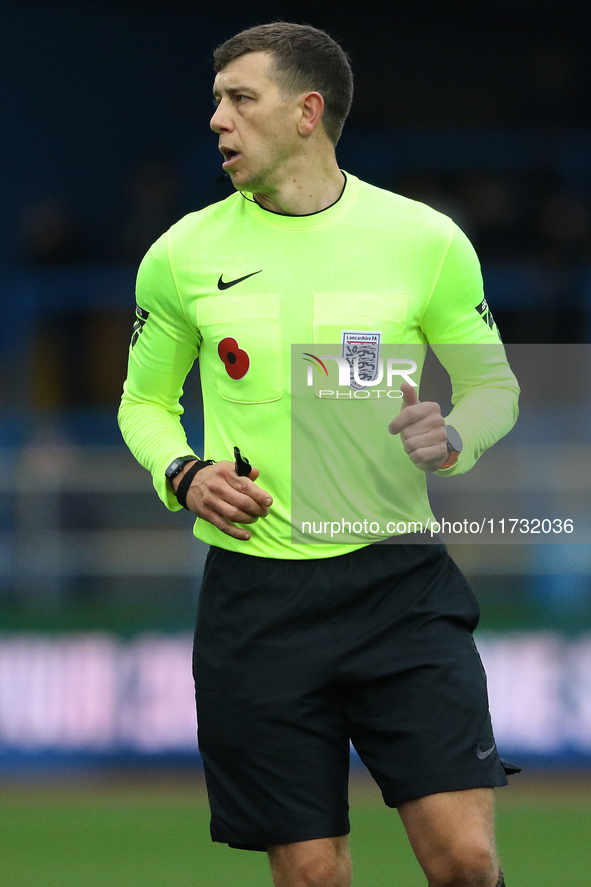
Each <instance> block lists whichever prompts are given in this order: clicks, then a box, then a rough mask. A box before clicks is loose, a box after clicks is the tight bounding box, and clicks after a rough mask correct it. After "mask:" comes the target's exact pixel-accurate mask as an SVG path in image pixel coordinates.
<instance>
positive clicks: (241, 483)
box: [225, 468, 273, 509]
mask: <svg viewBox="0 0 591 887" xmlns="http://www.w3.org/2000/svg"><path fill="white" fill-rule="evenodd" d="M255 472H256V474H255ZM253 475H254V476H253ZM258 476H259V471H258V469H257V468H253V470H252V471H251V472H250V475H249V476H248V477H238V475H237V474H236V472H235V471H234V472H232V473H231V474H229V475H227V476H226V477H225V480H226V481H227V483H228V485H229V486H230V487H232V488H233V489H234V490H236V491H237V492H238V493H242V494H243V495H245V496H248V497H249V498H250V499H252V500H253V502H256V504H257V505H258V506H259V507H260V508H263V509H266V508H269V507H270V506H271V505H272V504H273V499H272V497H271V496H270V495H269V494H268V493H267V491H266V490H263V489H261V487H259V486H257V484H255V483H254V482H253V481H254V480H256V478H257V477H258ZM251 478H252V479H251Z"/></svg>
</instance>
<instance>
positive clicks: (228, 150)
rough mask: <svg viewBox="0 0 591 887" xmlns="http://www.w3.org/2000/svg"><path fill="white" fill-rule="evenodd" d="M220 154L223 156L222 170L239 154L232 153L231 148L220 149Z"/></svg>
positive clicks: (236, 152)
mask: <svg viewBox="0 0 591 887" xmlns="http://www.w3.org/2000/svg"><path fill="white" fill-rule="evenodd" d="M222 154H223V155H224V158H225V159H224V162H223V163H222V168H223V169H227V168H228V167H229V166H231V164H232V163H233V161H234V160H235V159H236V158H237V157H238V155H239V152H238V151H233V150H232V149H231V148H222Z"/></svg>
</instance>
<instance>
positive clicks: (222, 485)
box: [173, 462, 273, 541]
mask: <svg viewBox="0 0 591 887" xmlns="http://www.w3.org/2000/svg"><path fill="white" fill-rule="evenodd" d="M191 465H194V462H187V464H186V465H185V466H183V470H182V471H181V472H179V473H178V474H177V476H176V477H175V478H174V480H173V486H174V489H175V490H176V489H177V487H178V485H179V483H180V482H181V480H182V478H183V477H184V475H185V472H186V471H187V470H188V469H189V468H190V467H191ZM259 473H260V472H259V470H258V468H253V469H252V471H251V472H250V474H249V475H248V477H238V475H237V474H236V466H235V464H234V463H233V462H216V463H215V464H214V465H207V466H206V467H205V468H202V469H201V470H200V471H198V472H197V474H196V475H195V477H194V478H193V481H192V483H191V486H190V487H189V491H188V493H187V507H188V509H189V511H192V512H193V514H196V515H197V516H198V517H202V518H203V520H206V521H209V523H210V524H213V525H214V527H217V528H218V530H221V531H222V533H226V535H227V536H233V537H234V539H243V540H244V541H246V540H247V539H250V533H249V532H248V530H243V529H242V527H236V526H234V523H238V524H253V523H254V522H255V521H256V520H258V519H259V517H266V516H267V515H268V514H269V508H270V507H271V505H272V504H273V500H272V498H271V497H270V496H269V494H268V493H266V492H265V491H264V490H261V488H260V487H257V485H256V484H255V483H254V481H255V480H256V479H257V477H258V476H259Z"/></svg>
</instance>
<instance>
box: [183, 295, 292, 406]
mask: <svg viewBox="0 0 591 887" xmlns="http://www.w3.org/2000/svg"><path fill="white" fill-rule="evenodd" d="M197 322H198V325H199V329H200V332H201V335H202V337H203V343H202V369H203V372H204V380H203V384H211V382H210V378H211V375H213V380H214V384H216V385H217V389H218V392H219V394H220V395H221V396H222V397H223V398H224V400H229V401H233V402H234V403H268V402H269V401H273V400H279V398H280V397H281V396H282V394H283V370H282V361H281V333H280V327H279V296H278V295H265V296H252V295H249V296H247V297H245V296H241V297H235V298H234V297H228V296H212V297H210V298H207V299H204V300H203V301H201V302H200V303H199V306H198V313H197Z"/></svg>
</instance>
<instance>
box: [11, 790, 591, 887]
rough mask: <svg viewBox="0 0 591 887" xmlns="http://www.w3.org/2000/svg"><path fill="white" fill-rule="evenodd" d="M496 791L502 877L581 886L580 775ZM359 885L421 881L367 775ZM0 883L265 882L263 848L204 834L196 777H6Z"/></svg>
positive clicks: (357, 816) (178, 885)
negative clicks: (29, 781) (32, 781)
mask: <svg viewBox="0 0 591 887" xmlns="http://www.w3.org/2000/svg"><path fill="white" fill-rule="evenodd" d="M521 779H522V781H521V784H520V785H518V784H517V781H516V780H514V781H513V786H512V787H509V788H508V789H503V790H501V791H499V792H498V798H499V802H498V813H497V834H498V843H499V851H500V855H501V859H502V862H503V865H504V868H505V872H506V877H507V884H508V885H509V887H560V885H565V887H566V885H568V887H589V884H590V883H591V841H590V840H589V836H590V835H591V792H590V791H589V788H590V785H591V782H590V780H589V778H588V777H587V778H581V777H578V778H571V777H568V776H564V777H562V778H557V777H555V778H553V779H552V780H541V779H538V780H534V779H531V778H529V779H526V778H523V777H522V778H521ZM351 821H352V833H351V846H352V851H353V860H354V884H356V885H359V887H397V885H398V887H420V885H421V887H424V885H425V879H424V877H423V875H422V873H421V871H420V869H419V867H418V865H417V863H416V862H415V860H414V857H413V855H412V852H411V851H410V849H409V847H408V845H407V843H406V838H405V835H404V831H403V829H402V826H401V824H400V821H399V819H398V816H397V814H396V813H395V811H391V810H388V809H386V808H385V807H383V805H382V804H381V801H380V798H379V796H378V794H377V791H376V790H375V788H373V787H372V786H369V785H368V783H367V782H365V781H364V780H356V781H355V782H354V784H353V786H352V812H351ZM0 848H1V850H0V859H1V862H0V887H105V885H109V887H270V885H271V879H270V875H269V870H268V863H267V860H266V856H265V854H262V853H248V852H243V851H237V850H229V849H228V848H227V847H225V846H220V845H217V844H215V845H214V844H212V843H211V841H210V840H209V832H208V813H207V805H206V800H205V795H204V791H203V787H202V785H201V783H200V781H199V779H198V778H197V777H196V776H195V777H194V776H189V777H187V778H183V779H179V777H178V776H171V777H168V778H165V777H163V776H159V777H156V776H154V777H151V776H149V775H148V776H146V777H144V778H142V779H137V778H136V779H133V780H127V781H125V780H122V779H121V778H118V779H116V780H115V779H108V780H103V781H102V782H98V781H87V782H85V783H83V784H82V783H78V784H76V783H72V784H69V785H68V784H63V783H62V784H59V785H58V784H55V783H51V782H50V783H48V784H46V785H45V786H44V787H41V786H39V785H35V786H32V785H25V784H20V785H18V786H17V785H15V784H14V783H13V784H9V785H7V784H6V783H5V784H4V787H3V788H2V790H1V792H0Z"/></svg>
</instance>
